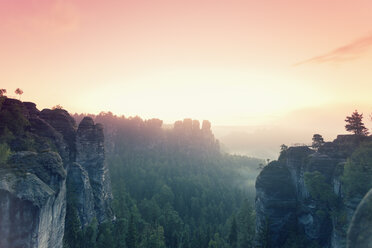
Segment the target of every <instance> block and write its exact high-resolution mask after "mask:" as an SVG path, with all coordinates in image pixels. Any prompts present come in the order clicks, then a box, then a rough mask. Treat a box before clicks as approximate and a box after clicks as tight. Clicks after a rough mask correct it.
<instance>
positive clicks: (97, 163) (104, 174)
mask: <svg viewBox="0 0 372 248" xmlns="http://www.w3.org/2000/svg"><path fill="white" fill-rule="evenodd" d="M76 148H77V157H76V162H77V163H78V164H80V165H81V167H82V168H81V169H83V170H85V171H87V173H88V176H89V182H90V185H91V188H92V192H93V196H94V210H95V217H96V218H97V220H98V222H103V221H104V220H106V219H108V218H111V217H112V216H113V214H112V210H111V206H110V202H111V199H112V193H111V188H110V178H109V173H108V168H107V164H106V163H105V148H104V136H103V127H102V125H100V124H96V125H95V124H94V122H93V120H92V118H90V117H85V118H84V119H83V120H82V121H81V123H80V125H79V128H78V130H77V140H76ZM88 219H90V218H89V217H88Z"/></svg>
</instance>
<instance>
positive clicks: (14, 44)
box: [0, 0, 372, 127]
mask: <svg viewBox="0 0 372 248" xmlns="http://www.w3.org/2000/svg"><path fill="white" fill-rule="evenodd" d="M371 13H372V1H370V0H307V1H305V0H292V1H291V0H255V1H250V0H241V1H238V0H213V1H212V0H182V1H181V0H146V1H145V0H131V1H128V0H127V1H125V0H117V1H102V0H89V1H88V0H0V87H1V88H6V89H7V90H8V91H11V92H13V91H14V89H15V88H16V87H20V88H22V89H23V90H24V94H23V96H22V97H23V100H30V101H34V102H36V103H37V104H38V107H39V108H45V107H52V106H53V105H56V104H61V105H62V106H63V107H64V108H66V109H68V110H69V111H70V112H90V113H98V112H100V111H102V110H104V111H109V110H110V111H112V112H114V113H116V114H124V115H126V116H130V115H139V116H141V117H143V118H151V117H158V118H161V119H164V120H165V122H173V121H175V120H177V119H183V118H185V117H191V118H195V119H209V120H211V121H212V123H213V124H215V125H222V124H223V125H259V124H262V123H267V122H271V121H274V120H276V119H277V118H278V117H282V116H285V115H287V114H289V113H291V112H293V111H298V110H299V109H312V108H314V109H319V108H321V109H323V110H324V109H328V108H329V109H330V110H331V109H334V106H349V107H350V108H351V109H354V108H361V106H363V108H365V109H367V108H369V107H372V106H371V105H372V104H371V95H372V81H371V79H372V63H371V62H372V49H369V48H370V47H371V46H372V18H371ZM8 95H9V94H8ZM10 95H12V94H10ZM307 113H309V115H311V114H312V113H311V112H307ZM341 121H342V120H341ZM341 127H342V125H341Z"/></svg>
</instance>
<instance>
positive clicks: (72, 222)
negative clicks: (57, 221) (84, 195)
mask: <svg viewBox="0 0 372 248" xmlns="http://www.w3.org/2000/svg"><path fill="white" fill-rule="evenodd" d="M82 238H83V232H82V230H81V224H80V220H79V217H78V214H77V210H76V208H75V206H74V205H73V204H72V203H69V202H68V203H67V206H66V223H65V235H64V237H63V247H64V248H81V247H83V246H82Z"/></svg>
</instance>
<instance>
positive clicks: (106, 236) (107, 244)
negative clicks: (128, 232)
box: [97, 222, 115, 248]
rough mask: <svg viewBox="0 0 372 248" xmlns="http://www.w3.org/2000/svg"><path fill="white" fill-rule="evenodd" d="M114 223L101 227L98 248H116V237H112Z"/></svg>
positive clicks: (101, 225)
mask: <svg viewBox="0 0 372 248" xmlns="http://www.w3.org/2000/svg"><path fill="white" fill-rule="evenodd" d="M112 229H113V227H112V223H111V222H104V223H101V224H100V225H99V228H98V230H99V231H98V238H97V248H114V247H115V246H114V237H113V235H112Z"/></svg>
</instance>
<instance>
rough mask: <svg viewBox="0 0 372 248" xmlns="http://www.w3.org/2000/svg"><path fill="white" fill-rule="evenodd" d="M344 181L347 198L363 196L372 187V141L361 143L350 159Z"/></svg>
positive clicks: (346, 165) (345, 169)
mask: <svg viewBox="0 0 372 248" xmlns="http://www.w3.org/2000/svg"><path fill="white" fill-rule="evenodd" d="M343 183H344V190H345V194H346V198H351V197H353V196H358V197H360V198H361V197H363V196H364V195H365V194H366V193H367V192H368V190H369V189H370V188H372V143H367V144H363V145H361V146H360V147H359V148H358V149H357V150H355V151H354V153H353V154H352V155H351V157H350V158H349V159H348V161H347V162H346V164H345V167H344V175H343Z"/></svg>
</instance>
